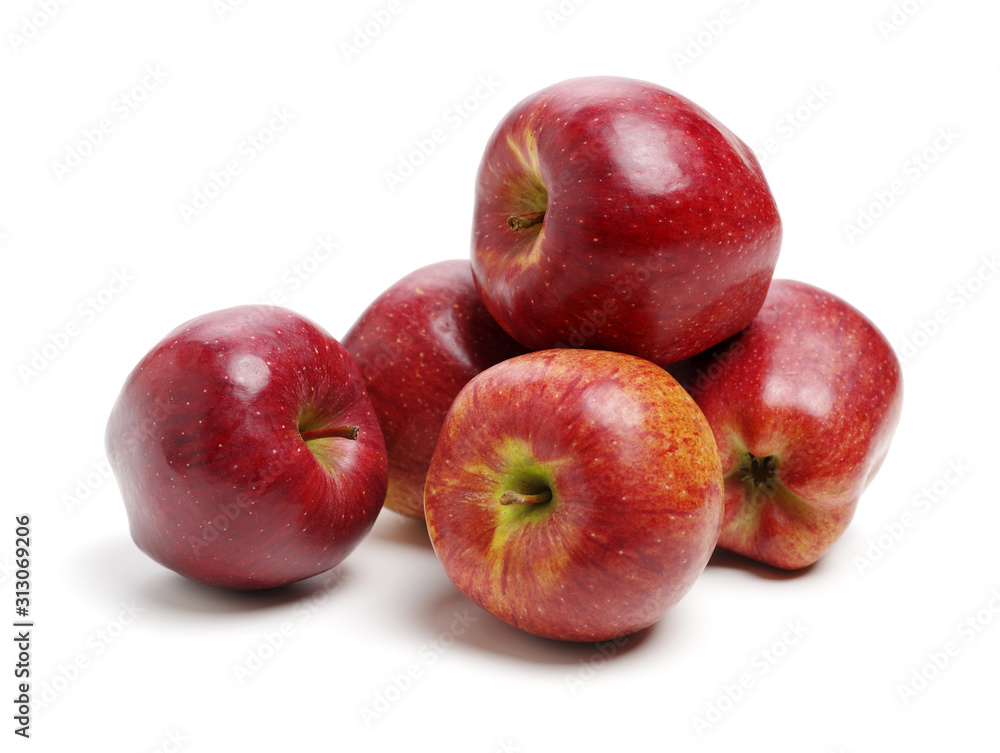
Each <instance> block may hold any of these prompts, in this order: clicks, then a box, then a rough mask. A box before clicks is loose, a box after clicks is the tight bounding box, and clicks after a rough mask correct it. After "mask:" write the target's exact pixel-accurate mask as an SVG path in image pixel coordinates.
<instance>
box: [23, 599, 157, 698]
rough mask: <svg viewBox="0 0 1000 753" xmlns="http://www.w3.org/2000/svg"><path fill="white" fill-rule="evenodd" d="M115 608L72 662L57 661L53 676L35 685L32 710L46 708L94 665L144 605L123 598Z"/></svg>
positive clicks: (115, 641) (118, 639) (131, 623)
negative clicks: (109, 618)
mask: <svg viewBox="0 0 1000 753" xmlns="http://www.w3.org/2000/svg"><path fill="white" fill-rule="evenodd" d="M119 607H120V609H119V611H118V614H117V615H116V616H115V617H114V619H112V620H110V621H109V622H108V623H107V624H105V625H104V626H103V627H101V628H98V629H97V630H95V631H93V632H92V633H90V634H89V635H88V636H87V637H86V639H85V640H84V647H85V650H84V651H80V652H79V653H77V654H76V655H75V656H74V657H73V659H72V661H70V662H68V663H65V664H64V663H60V664H59V665H58V666H57V667H56V674H55V677H52V678H51V679H49V680H46V681H44V682H43V683H42V684H41V685H40V686H38V687H37V688H36V692H35V694H34V696H33V700H32V703H31V709H32V711H33V712H38V711H42V710H44V709H47V708H48V707H50V706H51V705H52V704H53V703H55V702H56V700H57V699H58V698H59V696H61V695H63V694H64V693H65V692H66V691H67V690H69V689H70V688H71V687H72V686H73V684H74V683H76V681H77V680H79V679H80V677H81V676H82V675H83V673H84V672H85V671H86V670H88V669H90V668H91V667H92V666H94V661H95V660H96V659H97V657H99V656H101V655H103V654H104V652H105V651H107V650H108V649H110V648H111V647H112V646H113V645H115V644H116V643H117V642H118V641H120V640H121V638H122V636H123V635H124V634H125V632H126V631H127V630H128V628H129V627H131V626H132V625H134V624H135V620H136V618H137V617H138V616H139V615H141V614H142V613H143V612H145V611H146V609H145V607H141V606H139V605H137V604H136V603H135V599H133V600H132V601H131V602H129V603H126V602H124V601H123V602H121V603H120V604H119Z"/></svg>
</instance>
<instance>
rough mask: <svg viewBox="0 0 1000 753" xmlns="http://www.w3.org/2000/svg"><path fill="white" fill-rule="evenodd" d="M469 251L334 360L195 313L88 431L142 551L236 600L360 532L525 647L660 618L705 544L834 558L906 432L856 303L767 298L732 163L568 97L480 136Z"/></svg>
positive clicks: (610, 109) (750, 183)
mask: <svg viewBox="0 0 1000 753" xmlns="http://www.w3.org/2000/svg"><path fill="white" fill-rule="evenodd" d="M472 227H473V234H472V249H471V258H466V259H454V260H449V261H442V262H439V263H436V264H432V265H430V266H427V267H424V268H422V269H418V270H415V271H412V272H411V273H410V274H408V275H406V276H405V277H402V279H400V280H399V282H397V283H396V284H394V285H393V286H392V287H390V288H389V289H388V290H386V291H385V292H384V293H383V294H382V295H381V296H379V297H378V298H377V299H376V300H375V301H373V302H372V303H371V305H370V306H369V307H368V308H367V309H366V310H365V311H364V312H363V313H362V314H361V316H360V318H359V319H358V320H357V322H356V323H355V324H354V325H353V327H352V328H351V329H350V331H349V332H348V333H347V334H346V336H345V337H344V338H343V339H342V340H341V341H338V340H336V339H334V338H333V337H332V336H331V335H330V334H328V333H327V332H326V331H324V330H323V329H322V328H321V327H319V326H318V325H317V324H315V323H313V322H311V321H309V320H307V319H305V318H304V317H302V316H300V315H298V314H296V313H294V312H292V311H289V310H287V309H284V308H279V307H273V306H262V305H248V306H240V307H236V308H230V309H226V310H222V311H216V312H213V313H209V314H206V315H204V316H201V317H198V318H196V319H193V320H191V321H189V322H187V323H185V324H182V325H181V326H180V327H178V328H177V329H175V330H174V331H172V332H171V333H170V334H168V335H167V336H166V337H165V338H164V339H163V340H162V341H161V342H160V343H159V344H158V345H156V346H155V347H154V348H153V349H152V350H151V351H150V352H149V353H148V354H147V355H146V356H145V357H144V358H143V359H142V361H141V362H140V363H139V364H138V365H137V366H136V367H135V369H134V370H133V371H132V373H131V374H130V375H129V376H128V378H127V380H126V382H125V385H124V387H123V389H122V391H121V394H120V396H119V397H118V399H117V401H116V403H115V405H114V408H113V410H112V413H111V417H110V419H109V422H108V426H107V434H106V441H107V449H108V455H109V461H110V463H111V466H112V468H113V469H114V473H115V476H116V478H117V481H118V483H119V486H120V488H121V492H122V497H123V499H124V502H125V505H126V509H127V513H128V519H129V526H130V530H131V534H132V537H133V539H134V540H135V542H136V544H137V545H138V546H139V548H140V549H141V550H142V551H144V552H145V553H146V554H148V555H149V556H150V557H152V558H153V559H154V560H156V561H157V562H160V563H161V564H163V565H165V566H166V567H168V568H171V569H173V570H175V571H176V572H178V573H180V574H181V575H184V576H186V577H188V578H191V579H193V580H195V581H199V582H202V583H207V584H211V585H213V586H218V587H222V588H229V589H262V588H271V587H276V586H281V585H285V584H288V583H292V582H295V581H298V580H301V579H304V578H308V577H310V576H313V575H316V574H318V573H321V572H324V571H326V570H329V569H330V568H332V567H334V566H336V565H337V564H338V563H340V562H341V561H342V560H343V559H344V558H345V557H346V556H347V555H348V554H349V553H350V552H351V551H352V550H353V549H354V548H355V547H356V546H357V544H358V543H359V542H360V541H361V540H362V539H363V538H364V536H365V535H366V534H367V533H368V532H369V531H370V530H371V528H372V525H373V524H374V522H375V519H376V517H377V516H378V514H379V512H380V510H381V509H382V508H383V507H386V508H388V509H389V510H391V511H393V512H394V513H397V514H401V515H404V516H409V517H412V518H417V519H420V520H425V521H426V526H427V531H428V534H429V537H430V540H431V542H432V544H433V548H434V551H435V553H436V555H437V557H438V558H439V560H440V562H441V564H442V566H443V568H444V570H445V572H446V574H447V576H448V577H449V578H450V579H451V581H452V582H453V583H454V584H455V585H456V586H457V587H458V589H460V590H461V592H462V593H464V594H465V595H466V596H467V597H469V598H470V599H471V600H473V601H474V602H476V603H477V604H479V605H480V606H482V607H483V608H484V609H486V610H487V611H489V612H491V613H492V614H494V615H496V616H497V617H498V618H500V619H502V620H504V621H506V622H507V623H509V624H511V625H514V626H516V627H517V628H520V629H521V630H524V631H526V632H529V633H533V634H535V635H540V636H544V637H548V638H554V639H561V640H571V641H602V640H608V639H612V638H617V637H620V636H624V635H628V634H630V633H633V632H635V631H638V630H641V629H643V628H646V627H648V626H650V625H652V624H653V623H655V622H656V621H657V620H659V619H660V618H661V617H662V616H663V615H664V614H665V613H666V612H667V610H669V609H670V608H671V607H672V606H673V605H674V604H676V603H677V601H678V600H679V599H681V597H682V596H684V594H685V593H687V592H688V590H689V589H690V588H691V586H692V585H693V584H694V582H695V580H696V579H697V578H698V576H699V575H700V574H701V573H702V571H703V570H704V568H705V566H706V565H707V563H708V560H709V557H710V555H711V554H712V552H713V550H714V549H715V548H716V546H718V547H722V548H725V549H728V550H731V551H734V552H737V553H740V554H742V555H745V556H747V557H750V558H754V559H756V560H759V561H761V562H765V563H768V564H770V565H773V566H775V567H778V568H786V569H797V568H803V567H806V566H808V565H810V564H812V563H814V562H815V561H816V560H818V559H819V558H820V557H821V556H822V555H823V554H824V553H825V552H826V551H827V550H828V549H829V548H830V547H831V546H832V545H833V544H834V542H835V541H836V540H837V539H838V538H839V537H840V536H841V534H842V533H843V532H844V530H845V528H846V527H847V525H848V524H849V523H850V520H851V517H852V515H853V514H854V511H855V508H856V506H857V503H858V500H859V498H860V496H861V494H862V492H863V491H864V490H865V488H866V487H867V485H868V484H869V482H870V481H871V480H872V477H873V476H874V475H875V473H876V472H877V471H878V469H879V467H880V465H881V464H882V461H883V460H884V458H885V455H886V452H887V451H888V448H889V443H890V441H891V439H892V435H893V432H894V430H895V427H896V424H897V422H898V419H899V414H900V409H901V401H902V383H901V374H900V365H899V362H898V360H897V358H896V356H895V354H894V353H893V350H892V348H891V346H890V345H889V343H888V342H887V340H886V338H885V337H884V336H883V335H882V333H880V332H879V330H878V329H877V328H876V327H875V325H874V324H872V322H871V321H869V320H868V319H867V318H866V317H865V316H864V315H862V314H861V313H860V312H859V311H858V310H856V309H855V308H853V307H852V306H851V305H849V304H848V303H846V302H845V301H843V300H841V299H840V298H838V297H837V296H835V295H833V294H831V293H828V292H825V291H823V290H821V289H819V288H817V287H814V286H812V285H809V284H806V283H804V282H796V281H792V280H773V279H772V275H773V271H774V267H775V264H776V262H777V259H778V252H779V248H780V245H781V221H780V218H779V215H778V210H777V207H776V205H775V201H774V198H773V196H772V194H771V191H770V189H769V187H768V185H767V182H766V181H765V179H764V175H763V172H762V171H761V168H760V165H759V163H758V161H757V160H756V158H755V157H754V154H753V152H752V151H751V150H750V149H749V148H748V147H747V146H746V145H745V144H744V143H743V142H742V141H740V139H738V138H737V137H736V136H735V135H734V134H733V133H731V132H730V131H729V130H728V129H727V128H726V127H725V126H723V125H722V124H721V123H719V122H718V121H716V120H715V119H714V118H713V117H712V116H711V115H709V114H708V113H707V112H705V111H704V110H703V109H701V108H700V107H698V106H697V105H695V104H694V103H692V102H690V101H689V100H687V99H685V98H683V97H681V96H679V95H677V94H675V93H673V92H671V91H669V90H667V89H664V88H662V87H659V86H656V85H653V84H650V83H646V82H642V81H636V80H632V79H622V78H614V77H592V78H579V79H572V80H569V81H564V82H561V83H558V84H555V85H553V86H550V87H548V88H546V89H543V90H542V91H539V92H537V93H535V94H533V95H531V96H529V97H527V98H526V99H524V100H523V101H521V102H520V103H519V104H517V105H516V106H515V107H514V108H513V109H512V110H511V111H510V112H509V113H508V114H507V115H506V116H505V118H504V119H503V120H502V122H501V123H500V124H499V125H498V127H497V128H496V130H495V131H494V133H493V135H492V136H491V138H490V140H489V143H488V145H487V147H486V150H485V153H484V155H483V158H482V162H481V165H480V167H479V172H478V177H477V184H476V197H475V208H474V216H473V217H472Z"/></svg>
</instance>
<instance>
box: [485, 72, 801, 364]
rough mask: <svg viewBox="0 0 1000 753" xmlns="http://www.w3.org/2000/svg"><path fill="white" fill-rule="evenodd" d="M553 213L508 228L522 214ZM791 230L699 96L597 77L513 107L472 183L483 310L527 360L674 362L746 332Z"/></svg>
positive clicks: (744, 152) (758, 173)
mask: <svg viewBox="0 0 1000 753" xmlns="http://www.w3.org/2000/svg"><path fill="white" fill-rule="evenodd" d="M541 210H544V211H545V215H544V221H543V222H542V223H541V224H539V225H535V226H532V227H529V228H525V229H523V230H520V231H519V232H513V231H512V230H511V228H510V227H508V224H507V220H508V218H509V217H510V216H511V215H512V214H521V213H531V212H537V211H541ZM781 235H782V231H781V220H780V217H779V215H778V210H777V206H776V204H775V201H774V197H773V196H772V194H771V191H770V188H769V187H768V184H767V181H766V180H765V177H764V173H763V171H762V170H761V167H760V164H759V162H758V161H757V158H756V157H755V155H754V153H753V151H752V150H751V149H750V148H749V147H747V145H746V144H744V143H743V142H742V141H741V140H740V139H739V138H738V137H737V136H736V135H734V134H733V133H732V132H731V131H730V130H729V129H728V128H726V127H725V126H724V125H723V124H722V123H720V122H719V121H718V120H716V119H715V118H714V117H712V116H711V115H710V114H709V113H707V112H706V111H705V110H704V109H702V108H701V107H699V106H698V105H696V104H694V103H693V102H691V101H690V100H688V99H686V98H684V97H682V96H680V95H678V94H676V93H675V92H673V91H670V90H668V89H664V88H663V87H661V86H657V85H655V84H651V83H648V82H644V81H637V80H634V79H627V78H618V77H611V76H597V77H585V78H577V79H570V80H568V81H563V82H560V83H557V84H555V85H552V86H549V87H547V88H545V89H542V90H541V91H539V92H537V93H535V94H532V95H531V96H529V97H527V98H525V99H524V100H522V101H521V102H520V103H518V104H517V105H516V106H515V107H514V108H513V109H512V110H511V111H510V112H509V113H508V114H507V115H506V116H505V117H504V118H503V120H502V121H501V122H500V124H499V125H498V126H497V128H496V130H495V131H494V133H493V135H492V136H491V138H490V140H489V142H488V143H487V146H486V149H485V152H484V154H483V157H482V161H481V163H480V166H479V171H478V175H477V181H476V193H475V207H474V216H473V232H472V264H473V273H474V274H475V279H476V283H477V285H478V286H479V289H480V293H481V294H482V297H483V301H484V302H485V304H486V307H487V308H488V309H489V311H490V313H491V314H492V315H493V316H494V318H496V320H497V321H498V322H499V323H500V325H501V326H502V327H503V328H504V329H505V330H506V331H507V332H509V333H510V334H511V335H512V336H513V337H514V338H515V339H517V340H518V341H519V342H521V343H522V344H523V345H525V346H526V347H527V348H528V349H529V350H540V349H543V348H553V347H585V348H593V349H601V350H615V351H620V352H624V353H632V354H634V355H638V356H642V357H644V358H647V359H649V360H652V361H654V362H656V363H658V364H661V365H667V364H670V363H674V362H676V361H680V360H682V359H684V358H688V357H690V356H693V355H695V354H697V353H699V352H701V351H703V350H705V349H706V348H709V347H711V346H713V345H715V344H717V343H719V342H721V341H722V340H724V339H725V338H727V337H729V336H730V335H733V334H735V333H737V332H739V331H740V330H741V329H743V328H744V327H746V326H747V325H748V324H749V323H750V321H751V319H753V317H754V315H755V314H756V313H757V311H758V310H759V309H760V306H761V305H762V303H763V302H764V296H765V294H766V292H767V286H768V283H769V281H770V280H771V276H772V274H773V271H774V266H775V264H776V262H777V259H778V253H779V249H780V245H781Z"/></svg>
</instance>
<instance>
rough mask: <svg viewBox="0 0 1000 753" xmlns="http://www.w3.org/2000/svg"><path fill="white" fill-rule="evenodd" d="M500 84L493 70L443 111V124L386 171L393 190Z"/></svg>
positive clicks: (387, 182) (386, 177) (387, 183)
mask: <svg viewBox="0 0 1000 753" xmlns="http://www.w3.org/2000/svg"><path fill="white" fill-rule="evenodd" d="M500 86H501V83H500V82H499V81H497V80H496V79H495V78H493V74H492V73H487V74H485V75H482V76H479V78H478V79H477V83H476V86H475V88H473V89H472V91H470V92H469V93H468V94H467V95H465V96H464V97H462V99H460V100H458V101H457V102H455V103H454V104H452V105H450V106H449V107H448V108H446V109H445V111H444V112H443V113H442V114H441V121H442V123H443V125H438V126H435V127H434V128H432V129H431V130H430V132H429V133H427V134H426V135H425V136H422V137H419V138H416V139H414V140H413V146H414V148H413V149H411V150H410V151H409V152H407V153H406V154H403V155H400V156H399V158H398V160H397V164H396V169H395V170H387V171H385V173H384V177H385V183H386V185H387V186H388V187H389V190H390V191H395V190H396V189H397V188H399V187H400V186H401V185H403V184H404V183H405V182H406V181H407V180H409V179H410V178H411V177H413V174H414V173H415V172H416V171H417V168H418V167H420V166H421V165H423V164H424V163H425V162H426V161H427V159H428V158H429V157H430V156H431V155H432V154H434V153H435V152H436V151H437V150H438V147H440V146H441V145H442V144H444V143H445V142H446V141H447V140H448V139H449V138H451V135H452V134H453V133H454V132H455V131H457V130H458V129H459V128H461V127H462V126H463V125H464V124H465V122H466V121H467V120H468V119H469V118H471V117H472V115H473V113H475V112H476V110H478V109H479V108H480V106H481V105H482V104H483V103H484V102H486V101H487V100H488V99H489V98H490V97H492V96H493V95H494V94H495V93H496V91H497V89H498V88H500Z"/></svg>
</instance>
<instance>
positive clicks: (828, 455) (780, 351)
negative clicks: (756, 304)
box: [672, 280, 903, 569]
mask: <svg viewBox="0 0 1000 753" xmlns="http://www.w3.org/2000/svg"><path fill="white" fill-rule="evenodd" d="M672 371H673V372H674V373H675V374H677V376H678V377H679V378H680V379H681V382H682V383H683V384H684V385H685V387H686V388H687V389H688V390H689V391H690V393H691V395H692V396H693V397H694V399H695V401H696V402H697V403H698V405H699V406H700V407H701V409H702V411H703V412H704V413H705V416H706V418H707V419H708V422H709V423H710V424H711V425H712V430H713V432H714V433H715V439H716V442H717V443H718V446H719V452H720V454H721V459H722V470H723V472H724V473H725V477H726V513H725V521H724V522H723V526H722V532H721V533H720V535H719V546H720V547H722V548H724V549H729V550H732V551H734V552H738V553H740V554H743V555H746V556H748V557H752V558H753V559H756V560H759V561H761V562H766V563H768V564H771V565H774V566H776V567H780V568H785V569H797V568H802V567H805V566H807V565H810V564H812V563H813V562H816V561H817V560H818V559H819V558H820V557H821V556H822V555H823V554H824V553H825V552H826V551H827V550H828V549H829V548H830V547H831V546H832V545H833V543H834V542H835V541H836V540H837V539H838V538H839V537H840V536H841V535H842V534H843V532H844V530H845V529H846V528H847V526H848V524H849V523H850V521H851V518H852V517H853V515H854V511H855V509H856V507H857V504H858V500H859V498H860V497H861V494H862V492H863V491H864V490H865V488H866V487H867V486H868V484H869V483H870V482H871V480H872V478H873V477H874V476H875V474H876V472H877V471H878V469H879V468H880V467H881V465H882V461H883V460H884V459H885V456H886V453H887V452H888V450H889V443H890V441H891V440H892V436H893V432H894V431H895V429H896V424H897V422H898V420H899V414H900V410H901V407H902V398H903V391H902V374H901V370H900V365H899V361H898V359H897V358H896V354H895V353H894V352H893V349H892V346H891V345H890V344H889V342H888V341H887V340H886V338H885V336H884V335H883V334H882V333H881V332H880V331H879V330H878V329H877V328H876V326H875V325H874V324H873V323H872V322H871V321H869V319H868V318H866V317H865V316H864V315H863V314H862V313H861V312H859V311H858V310H857V309H855V308H854V307H853V306H851V305H850V304H848V303H847V302H845V301H844V300H842V299H840V298H838V297H837V296H835V295H833V294H831V293H828V292H825V291H823V290H820V289H819V288H816V287H813V286H811V285H807V284H805V283H802V282H795V281H792V280H774V281H773V282H772V283H771V288H770V291H769V292H768V295H767V300H766V301H765V302H764V306H763V308H762V309H761V311H760V313H759V314H758V315H757V317H756V318H755V319H754V321H753V323H752V324H751V325H750V326H749V327H747V329H746V330H744V331H743V332H741V333H740V334H739V335H737V336H736V337H734V338H731V339H730V340H729V341H728V342H726V343H722V344H720V345H719V346H718V347H716V348H713V349H711V350H710V351H708V352H706V353H702V354H700V355H698V356H697V357H695V358H693V359H691V360H690V361H687V362H685V363H684V364H678V365H676V366H675V367H674V368H673V369H672Z"/></svg>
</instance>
